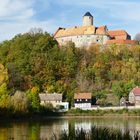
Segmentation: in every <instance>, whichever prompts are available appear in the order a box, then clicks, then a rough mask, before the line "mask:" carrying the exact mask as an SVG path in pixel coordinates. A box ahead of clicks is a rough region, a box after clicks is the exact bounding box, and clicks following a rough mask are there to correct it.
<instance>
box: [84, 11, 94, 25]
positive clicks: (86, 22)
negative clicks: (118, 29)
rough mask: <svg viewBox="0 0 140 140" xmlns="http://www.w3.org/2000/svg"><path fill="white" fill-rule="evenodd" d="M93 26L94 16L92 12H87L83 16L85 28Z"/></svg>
mask: <svg viewBox="0 0 140 140" xmlns="http://www.w3.org/2000/svg"><path fill="white" fill-rule="evenodd" d="M91 25H93V16H92V15H91V14H90V12H86V13H85V15H84V16H83V26H91Z"/></svg>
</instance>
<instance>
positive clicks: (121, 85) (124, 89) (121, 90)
mask: <svg viewBox="0 0 140 140" xmlns="http://www.w3.org/2000/svg"><path fill="white" fill-rule="evenodd" d="M134 87H135V83H134V81H133V80H132V81H116V82H114V83H113V86H112V91H113V93H115V94H116V95H117V96H118V98H119V99H120V98H121V97H128V94H129V92H130V91H131V90H132V89H133V88H134Z"/></svg>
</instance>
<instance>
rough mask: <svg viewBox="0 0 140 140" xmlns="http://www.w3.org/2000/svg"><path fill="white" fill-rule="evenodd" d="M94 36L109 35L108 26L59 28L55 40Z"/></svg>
mask: <svg viewBox="0 0 140 140" xmlns="http://www.w3.org/2000/svg"><path fill="white" fill-rule="evenodd" d="M93 34H107V33H106V26H101V27H95V26H75V27H71V28H58V30H57V31H56V32H55V33H54V38H59V37H65V36H77V35H93Z"/></svg>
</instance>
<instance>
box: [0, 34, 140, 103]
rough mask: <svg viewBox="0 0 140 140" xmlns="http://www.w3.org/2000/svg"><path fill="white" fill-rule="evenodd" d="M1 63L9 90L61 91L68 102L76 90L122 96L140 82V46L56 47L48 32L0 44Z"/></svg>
mask: <svg viewBox="0 0 140 140" xmlns="http://www.w3.org/2000/svg"><path fill="white" fill-rule="evenodd" d="M0 63H1V64H3V65H4V67H5V69H6V70H7V74H8V76H7V77H8V80H4V83H6V84H7V87H8V89H9V91H13V90H14V91H15V90H22V91H27V90H29V89H32V88H33V87H37V88H38V89H39V92H40V91H48V92H58V93H63V95H64V98H65V99H66V100H68V101H72V100H73V94H74V93H75V92H92V93H93V94H94V95H96V96H97V97H98V98H101V97H104V95H106V94H108V93H111V94H115V95H117V96H118V97H121V96H122V95H127V94H128V93H129V91H130V90H131V89H132V87H135V86H139V85H140V46H133V47H128V46H116V45H112V46H108V47H106V48H103V47H102V46H97V45H93V46H91V47H90V48H88V49H84V48H75V47H74V44H73V43H72V42H69V43H68V44H67V45H66V46H63V47H59V46H58V44H57V42H56V41H55V40H54V39H53V37H52V36H51V35H49V34H48V33H42V32H30V33H25V34H23V35H17V36H15V37H14V38H13V39H12V40H10V41H4V42H3V43H1V44H0Z"/></svg>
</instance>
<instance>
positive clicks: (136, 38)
mask: <svg viewBox="0 0 140 140" xmlns="http://www.w3.org/2000/svg"><path fill="white" fill-rule="evenodd" d="M134 39H135V40H137V41H139V42H140V33H137V34H136V35H135V37H134Z"/></svg>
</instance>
